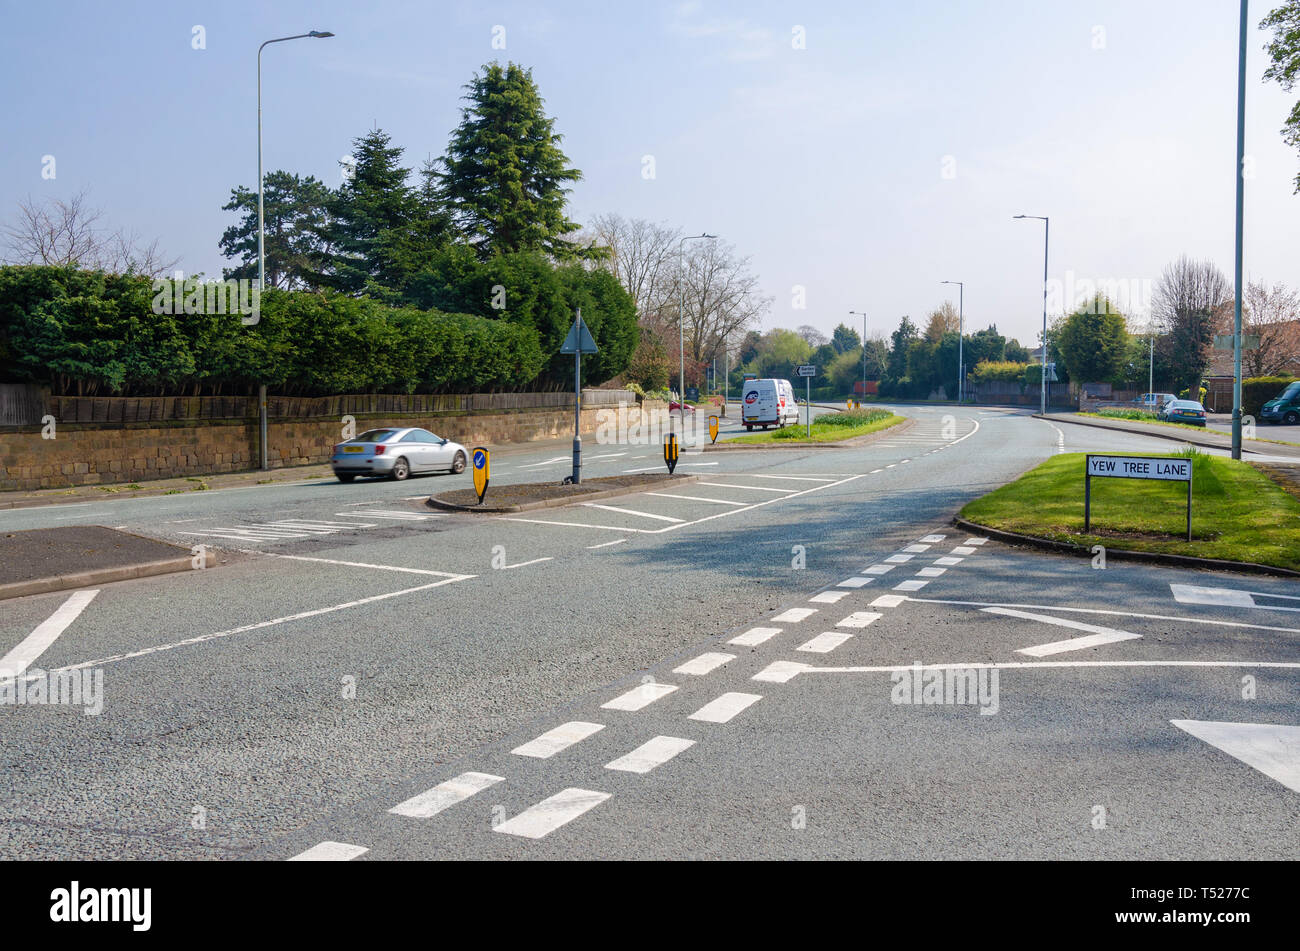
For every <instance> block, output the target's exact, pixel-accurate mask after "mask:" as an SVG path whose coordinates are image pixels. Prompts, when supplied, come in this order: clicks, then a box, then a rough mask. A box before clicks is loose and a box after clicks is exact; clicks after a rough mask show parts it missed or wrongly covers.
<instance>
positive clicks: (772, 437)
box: [727, 409, 907, 445]
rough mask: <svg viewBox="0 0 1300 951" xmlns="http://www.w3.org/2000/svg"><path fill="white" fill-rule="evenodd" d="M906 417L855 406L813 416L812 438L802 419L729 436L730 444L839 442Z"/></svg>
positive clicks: (876, 429) (898, 421)
mask: <svg viewBox="0 0 1300 951" xmlns="http://www.w3.org/2000/svg"><path fill="white" fill-rule="evenodd" d="M906 418H907V417H905V416H895V415H894V414H893V413H891V412H889V410H885V409H855V410H849V411H847V412H843V413H826V414H823V415H821V416H818V417H817V418H816V419H814V420H813V422H812V439H809V438H808V427H807V425H806V424H805V423H802V422H801V423H798V424H796V425H793V426H787V427H786V428H785V429H769V430H768V431H767V432H757V433H750V434H749V435H747V436H739V437H737V438H736V439H728V440H727V445H731V444H733V443H741V444H759V445H763V444H770V443H777V444H778V445H790V444H796V445H797V444H798V443H809V442H839V441H840V440H841V439H852V438H853V437H855V436H865V435H867V434H868V433H874V432H879V431H880V430H882V429H889V428H890V427H891V426H897V425H898V424H899V423H901V422H903V420H905V419H906Z"/></svg>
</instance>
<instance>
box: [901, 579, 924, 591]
mask: <svg viewBox="0 0 1300 951" xmlns="http://www.w3.org/2000/svg"><path fill="white" fill-rule="evenodd" d="M929 583H930V582H928V581H917V580H916V579H915V578H913V579H911V580H908V581H903V582H901V583H899V584H896V585H894V590H895V591H920V590H921V589H922V588H924V587H925V586H926V585H928V584H929Z"/></svg>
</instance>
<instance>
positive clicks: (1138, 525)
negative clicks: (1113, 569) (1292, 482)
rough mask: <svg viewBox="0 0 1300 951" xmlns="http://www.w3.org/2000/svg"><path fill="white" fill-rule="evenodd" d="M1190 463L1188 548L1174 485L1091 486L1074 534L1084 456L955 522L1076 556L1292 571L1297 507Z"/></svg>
mask: <svg viewBox="0 0 1300 951" xmlns="http://www.w3.org/2000/svg"><path fill="white" fill-rule="evenodd" d="M1125 455H1174V454H1173V453H1126V454H1125ZM1177 455H1187V453H1178V454H1177ZM1191 455H1192V458H1193V460H1194V463H1193V477H1192V538H1193V541H1191V542H1190V543H1189V542H1188V541H1187V540H1186V535H1185V531H1186V518H1187V516H1186V512H1187V486H1186V484H1185V483H1182V482H1157V481H1153V480H1152V481H1148V480H1139V479H1093V480H1092V533H1091V534H1089V535H1084V534H1082V532H1083V465H1084V453H1077V452H1076V453H1068V454H1065V455H1060V456H1056V457H1055V458H1053V459H1049V460H1048V461H1047V462H1044V463H1043V464H1042V465H1040V466H1039V467H1038V468H1036V469H1033V470H1031V471H1029V472H1027V473H1026V474H1025V475H1023V476H1021V477H1020V478H1019V479H1017V480H1016V481H1015V482H1012V483H1010V484H1008V485H1004V486H1003V487H1002V488H1000V489H995V490H994V491H993V492H990V493H989V494H988V495H986V496H984V497H983V498H979V499H976V500H975V501H974V502H971V503H970V504H969V505H967V506H966V507H965V508H963V509H962V511H961V515H962V518H966V519H969V520H970V521H972V522H978V523H979V524H980V525H987V526H989V527H990V528H1000V529H1004V530H1006V531H1010V532H1020V533H1021V534H1025V535H1037V536H1040V537H1042V538H1049V539H1052V540H1053V541H1059V542H1072V543H1074V544H1076V545H1083V546H1086V547H1091V546H1093V545H1105V546H1106V547H1108V548H1116V549H1128V550H1131V551H1153V552H1166V553H1169V554H1177V555H1196V556H1198V557H1201V558H1222V559H1224V560H1227V561H1253V562H1257V563H1259V564H1263V565H1274V566H1277V567H1281V568H1290V569H1293V570H1297V571H1300V500H1297V499H1295V498H1293V497H1292V496H1290V495H1288V494H1287V493H1286V492H1285V491H1283V490H1282V489H1281V488H1280V487H1279V486H1278V485H1277V484H1276V483H1274V482H1273V481H1272V480H1271V479H1269V478H1268V477H1267V476H1265V475H1264V474H1263V473H1261V472H1259V471H1257V470H1256V469H1254V468H1252V467H1251V466H1249V465H1247V464H1246V463H1244V462H1237V461H1235V460H1233V459H1226V458H1221V457H1218V456H1208V455H1205V454H1203V453H1192V454H1191Z"/></svg>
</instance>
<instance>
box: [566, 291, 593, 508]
mask: <svg viewBox="0 0 1300 951" xmlns="http://www.w3.org/2000/svg"><path fill="white" fill-rule="evenodd" d="M599 350H600V348H599V347H597V346H596V341H595V338H593V337H592V336H591V331H590V330H588V329H587V325H586V324H584V323H583V322H582V308H581V307H579V308H578V309H577V315H576V319H575V320H574V321H573V326H572V327H571V328H569V335H568V336H567V337H565V338H564V343H563V345H561V347H560V353H571V354H573V474H572V475H570V476H569V477H568V478H567V479H565V480H564V481H565V482H569V483H572V484H573V485H578V484H580V483H581V482H582V436H581V435H579V431H580V430H581V428H582V355H583V354H584V353H597V352H599Z"/></svg>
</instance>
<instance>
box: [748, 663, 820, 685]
mask: <svg viewBox="0 0 1300 951" xmlns="http://www.w3.org/2000/svg"><path fill="white" fill-rule="evenodd" d="M811 669H812V668H811V667H809V666H808V665H807V664H797V663H795V662H794V661H789V660H778V661H776V662H775V663H772V664H768V665H767V666H766V667H764V668H763V669H762V670H760V671H759V672H758V673H756V674H755V675H754V676H753V677H750V678H749V679H750V680H758V681H761V682H764V683H774V684H783V683H788V682H789V681H790V680H792V679H793V678H794V677H795V676H797V675H798V674H801V673H803V672H804V671H806V670H811Z"/></svg>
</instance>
